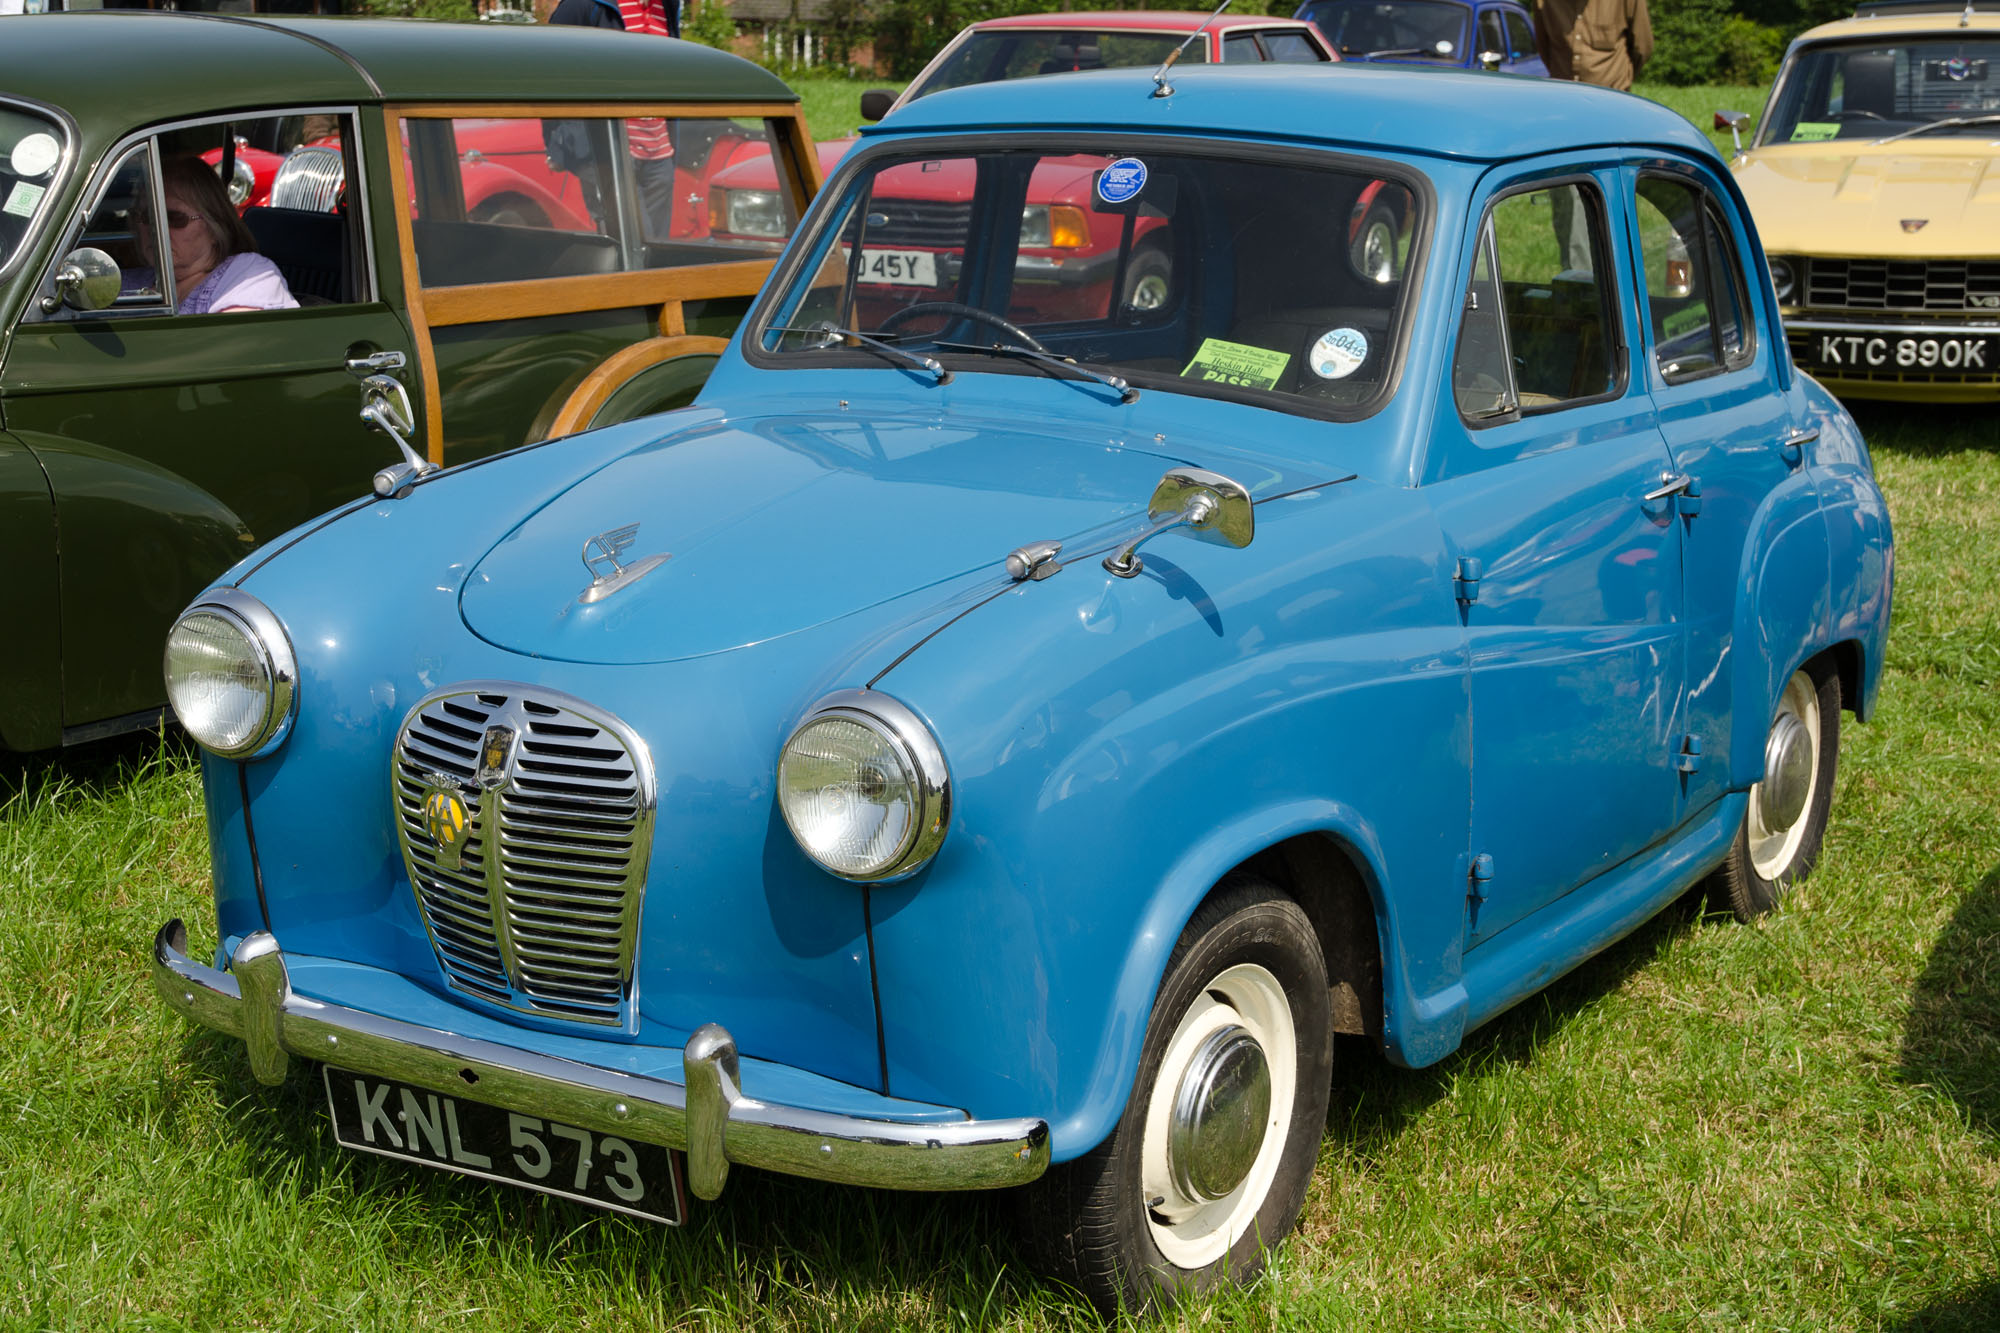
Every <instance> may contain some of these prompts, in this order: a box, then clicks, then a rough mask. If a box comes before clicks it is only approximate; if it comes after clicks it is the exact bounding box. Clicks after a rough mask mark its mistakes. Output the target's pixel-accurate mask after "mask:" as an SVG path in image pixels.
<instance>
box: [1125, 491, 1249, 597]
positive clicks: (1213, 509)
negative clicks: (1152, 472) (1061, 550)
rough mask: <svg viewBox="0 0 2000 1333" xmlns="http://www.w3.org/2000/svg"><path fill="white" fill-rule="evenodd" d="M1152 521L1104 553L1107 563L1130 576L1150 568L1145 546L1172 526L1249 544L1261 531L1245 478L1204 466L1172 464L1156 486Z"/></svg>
mask: <svg viewBox="0 0 2000 1333" xmlns="http://www.w3.org/2000/svg"><path fill="white" fill-rule="evenodd" d="M1146 517H1147V519H1148V520H1149V521H1150V522H1151V524H1152V526H1151V527H1149V528H1147V529H1146V530H1145V531H1144V532H1142V533H1140V534H1139V535H1138V536H1136V537H1134V538H1133V539H1132V540H1131V541H1129V542H1127V543H1126V544H1125V545H1123V546H1121V547H1119V548H1118V550H1116V551H1114V552H1113V553H1111V554H1110V555H1107V556H1105V557H1104V568H1105V569H1106V570H1108V571H1109V572H1111V573H1113V574H1116V575H1117V576H1118V577H1119V578H1121V579H1129V578H1132V577H1134V576H1135V575H1137V574H1138V573H1139V571H1140V570H1142V569H1144V568H1145V564H1144V562H1143V561H1141V560H1140V559H1139V555H1138V551H1139V547H1140V546H1141V545H1142V544H1143V543H1145V542H1147V541H1149V540H1150V539H1152V538H1154V537H1157V536H1159V535H1160V534H1161V533H1163V532H1165V531H1166V530H1167V529H1169V528H1178V527H1185V528H1186V529H1187V530H1188V532H1189V534H1190V535H1192V536H1195V537H1199V538H1201V539H1202V540H1203V541H1210V542H1220V543H1222V544H1224V545H1227V546H1235V547H1239V548H1240V547H1244V546H1248V545H1249V544H1250V542H1251V540H1252V539H1253V538H1254V537H1255V536H1256V535H1257V517H1256V512H1255V510H1254V508H1253V507H1252V505H1251V501H1250V492H1249V490H1248V489H1247V488H1246V487H1244V485H1243V484H1242V483H1241V482H1238V481H1233V480H1231V479H1230V478H1228V477H1225V476H1223V475H1222V474H1221V473H1219V472H1208V471H1204V470H1203V469H1201V468H1194V467H1177V468H1170V469H1169V470H1168V471H1167V473H1166V475H1165V476H1163V477H1161V478H1160V484H1159V485H1158V486H1155V487H1154V488H1153V499H1152V501H1151V503H1149V504H1148V505H1147V506H1146Z"/></svg>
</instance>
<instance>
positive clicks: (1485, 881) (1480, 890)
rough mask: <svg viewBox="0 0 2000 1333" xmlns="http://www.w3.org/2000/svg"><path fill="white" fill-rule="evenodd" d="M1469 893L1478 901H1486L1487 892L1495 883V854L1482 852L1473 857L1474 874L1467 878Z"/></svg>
mask: <svg viewBox="0 0 2000 1333" xmlns="http://www.w3.org/2000/svg"><path fill="white" fill-rule="evenodd" d="M1467 883H1468V886H1469V887H1468V888H1467V890H1466V891H1467V893H1468V894H1469V895H1470V896H1471V897H1472V898H1473V899H1474V900H1475V901H1478V902H1482V903H1483V902H1485V901H1486V892H1487V890H1488V889H1489V888H1490V887H1491V886H1492V884H1493V854H1492V853H1491V852H1481V853H1480V854H1479V855H1477V856H1475V857H1473V858H1472V874H1471V875H1470V876H1468V879H1467Z"/></svg>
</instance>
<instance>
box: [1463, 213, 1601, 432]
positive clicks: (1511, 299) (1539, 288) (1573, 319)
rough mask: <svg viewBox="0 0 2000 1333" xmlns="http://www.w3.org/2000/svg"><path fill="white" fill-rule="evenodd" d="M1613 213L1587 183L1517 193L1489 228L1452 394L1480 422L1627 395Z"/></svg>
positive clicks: (1470, 293) (1468, 298) (1470, 289)
mask: <svg viewBox="0 0 2000 1333" xmlns="http://www.w3.org/2000/svg"><path fill="white" fill-rule="evenodd" d="M1605 235H1606V232H1605V226H1604V208H1603V202H1602V200H1601V198H1600V197H1599V196H1598V194H1597V192H1596V191H1595V190H1592V189H1589V188H1587V187H1585V186H1583V185H1580V184H1565V185H1557V186H1553V187H1550V188H1547V189H1540V190H1530V191H1525V192H1522V193H1520V194H1511V195H1508V196H1506V197H1505V198H1503V199H1501V200H1500V201H1499V202H1498V203H1496V204H1494V205H1493V207H1492V209H1491V210H1490V211H1489V212H1488V214H1487V216H1486V223H1485V226H1484V227H1483V228H1482V229H1481V232H1480V240H1479V252H1478V255H1477V257H1476V258H1475V260H1474V263H1473V273H1472V281H1471V283H1469V284H1468V285H1467V287H1466V291H1465V309H1464V315H1463V317H1462V319H1461V322H1460V326H1459V337H1458V352H1457V357H1456V360H1455V362H1454V364H1453V368H1452V388H1453V391H1454V393H1455V394H1456V396H1457V399H1458V409H1459V411H1460V412H1462V413H1464V414H1465V416H1466V417H1468V418H1470V419H1472V420H1473V421H1475V422H1477V421H1487V420H1497V419H1500V418H1504V417H1511V416H1512V415H1513V414H1514V413H1515V412H1517V411H1518V412H1521V413H1532V412H1539V411H1546V410H1548V409H1550V408H1555V407H1560V406H1562V405H1563V404H1565V403H1571V402H1578V401H1582V400H1586V399H1593V398H1601V397H1603V396H1605V395H1606V394H1609V393H1611V392H1613V391H1614V390H1615V389H1616V388H1617V366H1616V351H1617V339H1616V337H1615V334H1614V330H1615V329H1616V324H1615V322H1614V320H1613V317H1612V314H1611V306H1610V300H1609V297H1610V294H1611V291H1610V289H1611V283H1610V280H1609V272H1610V270H1609V266H1608V265H1607V264H1606V263H1605V262H1604V256H1605V239H1604V238H1605Z"/></svg>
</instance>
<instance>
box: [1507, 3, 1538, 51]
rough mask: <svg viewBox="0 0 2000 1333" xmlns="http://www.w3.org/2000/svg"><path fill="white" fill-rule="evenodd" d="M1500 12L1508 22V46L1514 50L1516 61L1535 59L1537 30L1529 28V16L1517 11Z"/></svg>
mask: <svg viewBox="0 0 2000 1333" xmlns="http://www.w3.org/2000/svg"><path fill="white" fill-rule="evenodd" d="M1500 12H1501V15H1502V17H1504V18H1505V19H1506V21H1507V45H1508V46H1510V47H1512V48H1513V51H1514V59H1516V60H1532V59H1534V57H1535V54H1536V51H1535V30H1534V29H1533V28H1531V27H1529V26H1528V16H1527V15H1526V14H1523V13H1521V12H1520V11H1519V10H1515V9H1503V10H1501V11H1500Z"/></svg>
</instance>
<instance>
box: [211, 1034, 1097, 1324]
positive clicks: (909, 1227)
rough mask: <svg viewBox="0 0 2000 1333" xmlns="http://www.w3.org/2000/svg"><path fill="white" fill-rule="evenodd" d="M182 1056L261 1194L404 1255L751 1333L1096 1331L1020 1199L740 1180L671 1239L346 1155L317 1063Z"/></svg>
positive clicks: (751, 1176)
mask: <svg viewBox="0 0 2000 1333" xmlns="http://www.w3.org/2000/svg"><path fill="white" fill-rule="evenodd" d="M180 1055H181V1059H182V1061H184V1067H185V1068H187V1069H188V1070H189V1071H190V1072H191V1078H190V1082H191V1083H194V1084H196V1085H200V1086H204V1087H205V1088H206V1089H207V1092H206V1093H205V1094H201V1093H197V1095H196V1096H197V1100H204V1099H205V1098H207V1097H212V1098H213V1101H212V1103H211V1106H212V1108H215V1109H219V1110H220V1112H221V1118H222V1120H223V1122H224V1124H225V1125H226V1127H227V1129H226V1133H227V1135H228V1137H229V1138H230V1139H232V1140H233V1141H235V1142H237V1143H239V1144H241V1145H242V1147H243V1149H244V1159H245V1160H246V1161H247V1163H248V1166H249V1175H250V1178H251V1179H252V1180H253V1181H254V1182H255V1184H256V1186H257V1188H258V1190H259V1192H260V1193H262V1194H263V1195H264V1196H265V1197H267V1198H270V1199H272V1200H274V1201H276V1204H277V1206H280V1207H284V1208H286V1209H291V1208H293V1207H296V1206H297V1203H295V1202H294V1201H298V1202H299V1203H303V1202H305V1201H308V1200H314V1199H317V1200H319V1201H320V1202H321V1203H322V1204H323V1206H324V1207H326V1208H330V1209H334V1210H337V1211H341V1212H343V1213H346V1214H357V1213H359V1214H366V1215H369V1216H372V1217H378V1218H380V1219H382V1223H381V1225H382V1226H383V1227H384V1228H387V1229H393V1230H394V1233H395V1236H394V1244H395V1247H396V1249H397V1250H398V1252H399V1253H401V1254H403V1255H405V1256H408V1255H412V1254H422V1253H423V1251H425V1250H426V1249H430V1250H434V1251H435V1258H436V1261H437V1262H439V1263H446V1262H450V1263H453V1264H457V1263H461V1262H464V1261H465V1256H467V1255H479V1256H486V1257H480V1258H476V1259H474V1260H472V1262H475V1263H479V1264H482V1265H487V1264H490V1266H491V1267H492V1269H493V1275H494V1276H498V1277H504V1275H505V1274H506V1273H507V1272H510V1271H519V1270H523V1269H534V1270H537V1271H542V1272H548V1271H553V1270H556V1269H560V1270H561V1272H562V1273H563V1274H564V1275H565V1276H564V1281H566V1282H575V1283H578V1284H579V1285H581V1286H583V1287H585V1288H589V1287H593V1286H594V1287H598V1288H600V1289H602V1290H607V1291H629V1292H631V1293H632V1294H633V1297H634V1299H638V1300H642V1301H646V1300H653V1299H664V1300H667V1301H670V1302H672V1303H675V1304H677V1305H685V1304H687V1303H690V1302H697V1303H699V1304H700V1305H702V1306H704V1307H707V1308H708V1309H709V1310H710V1311H711V1312H712V1313H714V1314H716V1315H719V1316H721V1317H724V1318H725V1319H726V1318H728V1317H730V1316H732V1315H742V1316H744V1318H745V1320H746V1322H747V1321H748V1320H749V1319H750V1317H751V1316H752V1315H755V1316H757V1317H758V1319H759V1320H760V1321H761V1320H762V1319H763V1318H767V1317H768V1318H774V1319H777V1320H778V1321H779V1322H782V1321H783V1316H782V1312H783V1311H784V1309H785V1308H786V1307H787V1306H790V1307H792V1312H793V1313H794V1314H797V1315H800V1316H805V1317H807V1322H808V1323H810V1324H813V1325H815V1326H818V1325H820V1324H822V1323H825V1322H827V1321H829V1319H832V1320H834V1321H835V1322H838V1323H840V1325H841V1327H842V1328H843V1330H853V1331H855V1333H859V1331H861V1330H870V1329H873V1328H876V1327H881V1328H883V1329H885V1330H886V1329H898V1330H900V1329H904V1328H908V1327H912V1326H924V1325H929V1324H933V1323H935V1324H939V1325H943V1324H947V1323H949V1324H954V1325H956V1324H961V1323H963V1324H970V1325H972V1326H975V1327H987V1326H991V1325H993V1324H995V1323H999V1322H1003V1321H1004V1319H1005V1316H1006V1315H1007V1314H1008V1313H1009V1312H1010V1311H1017V1310H1021V1309H1022V1308H1024V1307H1033V1308H1035V1309H1037V1310H1040V1311H1043V1312H1044V1313H1046V1314H1052V1315H1055V1317H1056V1318H1057V1321H1058V1322H1063V1323H1067V1322H1084V1321H1086V1320H1090V1319H1094V1315H1092V1314H1091V1311H1090V1307H1089V1306H1088V1304H1087V1303H1085V1302H1084V1301H1083V1300H1082V1298H1081V1297H1078V1296H1076V1295H1074V1294H1073V1293H1070V1292H1068V1291H1067V1290H1066V1289H1064V1288H1062V1287H1060V1286H1059V1285H1057V1284H1054V1283H1051V1282H1048V1281H1046V1280H1042V1279H1040V1278H1039V1277H1037V1276H1036V1275H1034V1273H1033V1272H1032V1270H1031V1268H1030V1266H1029V1264H1028V1261H1027V1257H1026V1255H1025V1254H1024V1253H1022V1252H1021V1251H1020V1249H1019V1248H1018V1247H1017V1244H1016V1241H1015V1235H1016V1230H1015V1213H1016V1206H1015V1200H1014V1199H1013V1197H1012V1196H1011V1194H1010V1193H1006V1192H999V1193H960V1194H919V1193H909V1192H903V1191H895V1190H871V1189H861V1188H856V1187H852V1186H841V1185H830V1184H826V1183H823V1182H819V1181H812V1180H804V1179H799V1178H795V1177H791V1176H785V1175H779V1174H776V1173H769V1172H762V1171H752V1170H745V1169H742V1168H737V1169H736V1170H734V1171H732V1172H731V1174H730V1177H729V1181H728V1186H727V1188H726V1189H725V1190H724V1192H723V1194H722V1196H721V1197H720V1198H719V1199H717V1200H715V1201H713V1202H710V1203H704V1202H702V1201H700V1200H697V1199H693V1198H690V1200H689V1216H688V1218H687V1221H686V1224H685V1225H684V1226H680V1227H667V1226H662V1225H659V1224H656V1223H652V1222H648V1221H643V1220H639V1219H635V1218H628V1217H622V1216H619V1215H616V1214H612V1213H607V1212H601V1211H599V1210H596V1209H592V1208H586V1207H582V1206H580V1205H576V1204H571V1203H567V1202H564V1201H563V1200H560V1199H556V1198H552V1197H550V1196H547V1195H542V1194H537V1193H533V1192H531V1191H527V1190H520V1189H514V1188H510V1187H508V1186H505V1185H498V1184H493V1183H489V1182H486V1181H482V1180H477V1179H471V1178H467V1177H462V1176H457V1175H453V1174H450V1173H446V1172H441V1171H436V1170H432V1169H429V1168H426V1167H424V1166H421V1165H418V1164H415V1163H405V1162H400V1161H395V1160H391V1159H387V1158H381V1157H376V1156H372V1155H370V1154H366V1153H359V1152H353V1151H350V1150H348V1149H345V1148H342V1147H340V1146H339V1145H338V1144H336V1143H335V1141H334V1138H333V1129H332V1125H331V1123H330V1121H329V1117H328V1113H327V1110H326V1092H325V1084H324V1082H323V1080H322V1076H321V1073H320V1069H319V1067H318V1066H317V1065H313V1064H310V1063H309V1062H307V1061H304V1060H299V1059H294V1060H293V1061H292V1068H291V1071H290V1073H289V1074H288V1076H287V1078H286V1080H285V1083H284V1084H283V1085H282V1086H280V1087H275V1088H272V1087H266V1086H264V1085H262V1084H260V1083H258V1082H256V1081H255V1079H253V1078H252V1077H251V1075H250V1073H249V1068H248V1064H247V1062H246V1060H245V1058H244V1054H243V1047H242V1044H241V1043H240V1042H238V1041H235V1040H233V1039H229V1038H225V1037H220V1036H217V1035H215V1034H211V1033H203V1032H192V1031H191V1032H190V1033H189V1034H188V1036H187V1038H186V1040H185V1041H184V1042H183V1043H182V1048H181V1052H180ZM215 1109H207V1110H204V1111H201V1112H200V1113H201V1114H206V1115H213V1114H215ZM635 1283H636V1284H637V1285H636V1287H635ZM1059 1312H1067V1313H1059Z"/></svg>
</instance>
